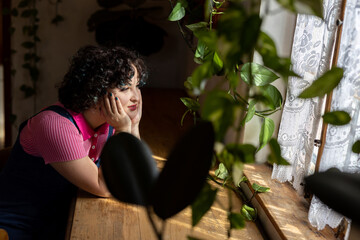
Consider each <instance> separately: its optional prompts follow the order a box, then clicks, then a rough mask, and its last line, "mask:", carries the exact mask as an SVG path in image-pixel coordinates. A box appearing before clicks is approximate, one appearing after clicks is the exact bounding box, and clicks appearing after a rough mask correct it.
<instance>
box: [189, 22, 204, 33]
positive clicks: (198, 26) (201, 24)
mask: <svg viewBox="0 0 360 240" xmlns="http://www.w3.org/2000/svg"><path fill="white" fill-rule="evenodd" d="M208 25H209V24H208V23H207V22H198V23H194V24H190V25H185V26H186V27H187V28H188V29H190V30H191V31H193V32H195V31H202V30H207V27H208Z"/></svg>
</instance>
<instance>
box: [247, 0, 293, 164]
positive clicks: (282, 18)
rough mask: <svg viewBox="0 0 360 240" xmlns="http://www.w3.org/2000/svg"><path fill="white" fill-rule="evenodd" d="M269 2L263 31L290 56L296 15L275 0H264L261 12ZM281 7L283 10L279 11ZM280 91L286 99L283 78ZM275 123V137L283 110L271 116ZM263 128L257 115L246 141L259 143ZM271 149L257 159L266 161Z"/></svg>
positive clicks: (258, 60) (260, 154)
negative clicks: (268, 12) (268, 11)
mask: <svg viewBox="0 0 360 240" xmlns="http://www.w3.org/2000/svg"><path fill="white" fill-rule="evenodd" d="M267 2H268V3H269V9H270V12H274V13H273V14H270V15H267V17H266V18H265V20H264V22H263V25H262V31H264V32H265V33H267V34H268V35H269V36H270V37H271V38H272V39H273V40H274V42H275V45H276V47H277V51H278V55H279V56H281V57H289V56H290V53H291V46H292V40H293V35H294V30H295V21H296V15H295V14H293V13H291V12H289V11H286V10H281V7H280V6H279V4H278V3H277V2H276V1H275V0H269V1H262V4H261V11H260V12H261V14H264V12H265V7H266V3H267ZM279 9H280V10H281V11H279ZM254 61H255V62H258V63H262V59H261V57H259V55H256V54H255V57H254ZM273 85H274V86H276V87H277V88H278V89H279V91H280V92H281V93H282V96H283V98H284V100H285V92H286V89H285V83H284V81H283V79H278V80H276V81H275V82H274V83H273ZM270 118H271V119H272V120H274V123H275V126H276V128H275V131H274V134H273V137H275V138H276V137H277V132H278V128H279V124H280V118H281V112H277V113H275V114H273V115H271V116H270ZM260 129H261V121H260V120H259V118H257V117H256V116H255V117H254V118H253V119H252V120H251V121H250V122H249V123H248V124H247V125H246V128H245V136H244V139H245V142H246V143H251V144H254V145H255V146H257V145H258V144H259V132H260ZM268 153H269V149H268V148H267V147H264V148H263V149H262V150H260V151H259V152H258V153H257V156H256V159H257V161H259V162H264V161H266V158H267V155H268Z"/></svg>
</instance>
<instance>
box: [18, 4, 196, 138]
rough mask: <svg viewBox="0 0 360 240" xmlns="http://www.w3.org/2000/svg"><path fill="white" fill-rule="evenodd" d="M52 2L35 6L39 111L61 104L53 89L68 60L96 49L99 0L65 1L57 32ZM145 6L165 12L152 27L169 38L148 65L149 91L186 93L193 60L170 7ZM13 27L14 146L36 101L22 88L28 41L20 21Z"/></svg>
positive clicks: (60, 77) (28, 81) (60, 7)
mask: <svg viewBox="0 0 360 240" xmlns="http://www.w3.org/2000/svg"><path fill="white" fill-rule="evenodd" d="M19 1H20V0H14V1H13V3H12V4H13V6H17V4H18V2H19ZM49 2H50V1H37V4H38V5H37V6H38V9H39V18H40V27H39V37H40V38H41V42H40V43H39V46H38V54H39V55H40V56H41V57H42V60H41V61H40V62H39V65H38V67H39V69H40V71H41V73H40V74H41V75H40V79H39V83H38V98H37V102H36V105H37V107H36V111H38V110H40V109H41V108H43V107H45V106H47V105H50V104H52V103H53V102H55V101H56V100H57V90H56V89H55V87H54V86H55V84H57V83H59V82H60V81H61V79H62V77H63V75H64V74H65V72H66V71H67V68H68V63H69V59H70V57H71V56H72V55H73V54H74V53H75V52H76V51H77V49H78V48H80V47H81V46H84V45H86V44H96V42H95V34H94V32H88V31H87V20H88V19H89V17H90V15H91V14H92V13H94V12H95V11H97V10H98V9H101V8H100V7H99V6H98V4H97V2H96V0H77V1H62V3H60V5H59V12H60V14H61V15H63V16H64V18H65V21H64V22H61V23H60V24H59V25H58V26H55V25H53V24H51V23H50V21H51V19H52V18H53V16H54V14H55V9H54V6H53V5H52V4H50V3H49ZM148 2H149V3H148V4H147V5H145V6H154V5H156V6H159V5H160V6H162V7H163V8H164V10H163V12H162V14H160V15H159V16H157V17H156V19H154V18H152V19H150V21H152V22H153V23H156V24H157V25H159V26H161V27H163V28H164V29H165V31H166V32H167V34H168V35H167V36H166V37H165V45H164V47H163V49H162V50H161V52H159V53H156V54H154V55H151V56H150V57H148V58H147V59H146V60H147V62H148V65H149V67H150V71H151V72H150V77H149V83H148V86H149V87H161V88H182V86H183V82H184V81H185V80H186V77H187V76H188V74H189V71H187V70H186V69H187V68H188V65H189V64H190V65H191V63H189V61H192V58H189V56H188V55H189V54H191V52H190V50H188V48H187V46H186V45H185V42H184V40H183V39H182V37H181V35H180V33H179V30H178V29H177V25H176V23H174V22H169V21H167V16H168V14H169V13H170V5H169V2H168V1H165V0H164V1H154V0H152V1H148ZM12 21H13V25H14V27H15V28H16V29H17V30H16V32H15V33H14V35H13V37H12V48H13V49H16V50H17V53H16V54H14V55H13V58H12V61H13V68H15V69H16V70H17V73H16V76H15V77H14V78H13V81H12V95H13V99H12V101H13V113H14V114H15V115H17V121H16V124H15V125H14V127H13V141H15V138H16V135H17V127H18V125H19V124H20V123H21V122H22V121H24V120H25V119H26V118H28V117H30V116H31V115H32V114H33V113H34V111H33V101H32V99H24V97H23V94H22V92H21V91H20V90H19V87H20V86H21V85H22V84H23V83H24V82H25V83H27V84H30V80H29V77H28V76H27V74H26V73H25V72H24V71H22V68H21V65H22V64H23V53H24V51H23V50H22V47H21V43H22V42H23V40H24V37H23V35H22V30H21V29H22V24H23V23H24V21H25V20H24V19H22V18H21V17H17V18H13V19H12Z"/></svg>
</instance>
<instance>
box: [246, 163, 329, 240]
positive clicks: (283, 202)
mask: <svg viewBox="0 0 360 240" xmlns="http://www.w3.org/2000/svg"><path fill="white" fill-rule="evenodd" d="M271 171H272V168H271V167H270V166H268V165H265V164H247V165H245V168H244V175H245V176H246V178H247V179H248V181H247V182H246V183H241V188H242V189H243V191H244V192H245V194H246V196H247V197H248V198H250V197H251V196H252V195H253V189H252V187H251V185H252V184H253V183H257V184H259V185H261V186H266V187H269V188H270V191H269V192H267V193H260V194H256V195H255V197H254V198H253V199H252V204H253V205H254V207H256V208H257V209H258V214H259V220H260V221H261V223H262V225H263V227H264V229H265V231H266V232H267V233H268V235H269V237H270V238H271V239H296V240H300V239H304V240H308V239H312V240H322V239H324V240H331V239H336V238H335V234H334V231H333V229H331V228H330V227H329V226H326V228H325V229H324V230H322V231H318V230H317V229H316V228H314V227H312V226H311V225H310V223H309V221H308V210H309V203H308V201H307V200H306V199H305V198H303V197H301V196H299V195H298V194H297V193H296V191H295V190H294V189H293V188H292V186H291V185H290V184H289V183H281V182H279V181H277V180H274V179H271Z"/></svg>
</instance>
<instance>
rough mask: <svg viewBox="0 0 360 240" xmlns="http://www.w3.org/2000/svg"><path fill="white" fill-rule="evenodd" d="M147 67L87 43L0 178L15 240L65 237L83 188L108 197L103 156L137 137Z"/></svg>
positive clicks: (23, 132)
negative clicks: (113, 143)
mask: <svg viewBox="0 0 360 240" xmlns="http://www.w3.org/2000/svg"><path fill="white" fill-rule="evenodd" d="M146 79H147V69H146V67H145V65H144V62H143V61H142V60H141V58H139V57H138V56H137V55H136V54H135V53H133V52H131V51H129V50H126V49H124V48H120V47H115V48H111V49H108V48H103V47H94V46H87V47H84V48H81V49H80V50H79V51H78V52H77V54H76V55H75V56H74V57H73V59H72V62H71V65H70V68H69V71H68V73H67V74H66V75H65V77H64V79H63V81H62V83H61V85H60V87H59V102H58V103H56V104H54V105H53V106H50V107H48V108H45V109H44V110H42V111H41V112H40V113H38V114H36V115H35V116H33V117H31V118H30V119H28V120H27V121H25V122H24V123H23V124H22V125H21V126H20V129H19V135H18V138H17V141H16V143H15V145H14V147H13V150H12V153H11V156H10V158H9V160H8V162H7V165H6V166H5V168H4V170H3V172H2V173H1V174H0V228H3V229H5V230H6V231H7V232H8V234H9V237H10V239H15V240H18V239H64V233H65V226H66V220H67V217H68V216H67V215H68V212H69V204H70V201H71V199H72V198H73V197H74V196H75V195H74V194H75V191H76V188H77V187H79V188H81V189H83V190H85V191H88V192H89V193H92V194H94V195H97V196H101V197H108V196H110V194H109V192H108V190H107V188H106V185H105V183H104V180H103V178H102V174H101V167H100V168H98V166H99V165H100V164H99V162H100V160H99V156H100V153H101V150H102V147H103V146H104V144H105V142H106V140H107V139H108V138H109V137H110V136H111V135H113V134H116V133H118V132H122V131H126V132H129V133H132V134H133V135H135V136H137V137H139V138H140V134H139V123H140V119H141V113H142V98H141V92H140V89H139V87H141V86H142V85H143V84H144V83H145V80H146Z"/></svg>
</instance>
